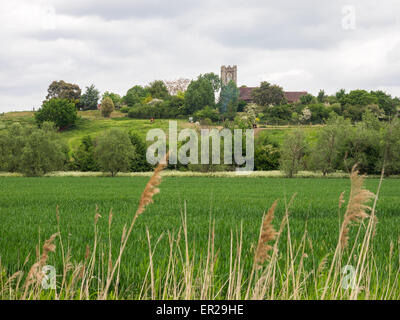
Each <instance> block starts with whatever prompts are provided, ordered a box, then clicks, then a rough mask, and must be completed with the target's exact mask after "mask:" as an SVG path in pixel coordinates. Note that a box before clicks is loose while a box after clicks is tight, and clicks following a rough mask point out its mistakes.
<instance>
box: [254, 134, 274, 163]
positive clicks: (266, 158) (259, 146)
mask: <svg viewBox="0 0 400 320" xmlns="http://www.w3.org/2000/svg"><path fill="white" fill-rule="evenodd" d="M279 159H280V153H279V146H278V145H277V144H276V143H274V142H271V141H270V140H269V138H268V136H261V137H260V138H259V139H258V140H257V142H256V146H255V150H254V168H255V170H259V171H269V170H278V169H279Z"/></svg>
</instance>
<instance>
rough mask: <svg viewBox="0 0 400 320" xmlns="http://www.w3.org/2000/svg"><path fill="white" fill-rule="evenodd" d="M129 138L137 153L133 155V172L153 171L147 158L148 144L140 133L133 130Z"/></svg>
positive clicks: (131, 167) (131, 166) (131, 165)
mask: <svg viewBox="0 0 400 320" xmlns="http://www.w3.org/2000/svg"><path fill="white" fill-rule="evenodd" d="M129 138H130V140H131V143H132V145H133V147H134V148H135V154H134V156H133V157H132V161H131V164H130V170H131V171H133V172H145V171H151V170H152V166H151V165H150V164H149V163H148V162H147V160H146V144H145V143H144V142H143V140H142V139H141V138H140V137H139V135H138V134H137V133H135V132H133V131H131V132H129Z"/></svg>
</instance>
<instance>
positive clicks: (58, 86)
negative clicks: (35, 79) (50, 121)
mask: <svg viewBox="0 0 400 320" xmlns="http://www.w3.org/2000/svg"><path fill="white" fill-rule="evenodd" d="M80 97H81V89H80V88H79V86H78V85H77V84H72V83H68V82H65V81H64V80H60V81H53V82H52V83H51V84H50V85H49V88H48V89H47V96H46V99H47V100H50V99H53V98H58V99H68V100H70V101H73V102H77V101H78V100H79V98H80Z"/></svg>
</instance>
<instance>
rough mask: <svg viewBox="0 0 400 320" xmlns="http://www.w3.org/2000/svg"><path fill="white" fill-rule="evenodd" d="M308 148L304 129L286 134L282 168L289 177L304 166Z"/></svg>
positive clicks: (282, 151)
mask: <svg viewBox="0 0 400 320" xmlns="http://www.w3.org/2000/svg"><path fill="white" fill-rule="evenodd" d="M307 148H308V145H307V142H306V139H305V136H304V131H303V130H301V129H295V130H293V131H292V132H290V133H289V134H287V135H286V137H285V139H284V141H283V143H282V146H281V159H280V168H281V170H282V171H283V172H285V174H286V175H287V176H288V177H289V178H292V177H293V175H294V174H296V173H297V172H298V171H299V170H300V169H301V168H302V167H303V159H304V156H305V154H306V152H307Z"/></svg>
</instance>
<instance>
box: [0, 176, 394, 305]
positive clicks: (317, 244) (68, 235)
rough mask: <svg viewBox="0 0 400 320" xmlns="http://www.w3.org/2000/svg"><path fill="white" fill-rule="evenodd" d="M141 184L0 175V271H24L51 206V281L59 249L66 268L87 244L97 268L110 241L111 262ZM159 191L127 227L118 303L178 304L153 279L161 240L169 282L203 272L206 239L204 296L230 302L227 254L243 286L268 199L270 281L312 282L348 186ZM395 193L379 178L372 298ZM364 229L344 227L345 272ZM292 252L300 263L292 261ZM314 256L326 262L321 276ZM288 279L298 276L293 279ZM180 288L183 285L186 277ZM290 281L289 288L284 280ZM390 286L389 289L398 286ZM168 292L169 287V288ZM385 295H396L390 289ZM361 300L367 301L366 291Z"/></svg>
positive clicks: (187, 181)
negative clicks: (175, 254) (273, 243)
mask: <svg viewBox="0 0 400 320" xmlns="http://www.w3.org/2000/svg"><path fill="white" fill-rule="evenodd" d="M147 181H148V177H117V178H108V177H47V178H21V177H0V190H1V192H0V267H2V268H3V269H5V270H3V272H5V273H7V274H13V273H14V272H16V271H18V270H24V271H28V270H29V268H30V266H31V265H32V264H33V263H34V262H35V260H36V255H37V250H38V249H39V248H40V247H41V245H42V244H43V242H44V240H46V239H48V238H49V237H50V236H51V235H52V234H54V233H56V232H58V223H57V215H56V211H57V209H56V208H57V207H58V216H59V228H60V230H59V231H60V235H61V237H62V240H63V247H61V246H60V243H59V242H58V241H56V242H55V244H56V246H57V247H56V250H55V252H54V253H50V254H49V259H48V261H47V264H50V265H54V266H55V268H56V270H57V274H61V273H62V269H63V267H65V261H63V259H65V256H66V254H64V255H63V250H64V252H65V251H68V255H69V256H70V261H71V264H72V265H74V264H77V263H78V262H79V261H84V260H85V259H87V256H88V250H89V251H90V250H93V247H94V238H95V237H96V242H95V243H96V245H97V248H98V253H97V255H98V256H97V259H98V261H102V260H104V259H105V258H104V256H107V255H108V253H109V251H108V250H110V244H111V253H112V256H113V257H116V256H117V255H118V252H119V247H120V243H121V236H123V233H124V232H123V229H124V225H125V224H127V225H128V226H129V224H130V221H131V219H132V217H133V216H134V214H135V211H136V209H137V207H138V204H139V199H140V195H141V193H142V191H143V189H144V187H145V185H146V183H147ZM378 183H379V180H378V179H372V178H371V179H366V180H365V187H366V188H367V189H368V190H370V191H372V192H374V193H375V192H376V190H377V188H378ZM159 188H160V193H159V194H157V195H155V197H154V203H152V204H150V205H149V206H148V207H147V209H146V211H145V212H144V213H143V214H141V215H140V217H139V218H138V221H137V223H136V224H135V225H134V228H133V230H132V234H131V237H130V238H129V241H128V242H127V245H126V250H125V251H124V253H123V256H122V260H121V267H120V270H118V274H119V280H118V281H119V291H118V294H119V297H120V298H134V299H137V298H155V297H156V298H176V297H178V296H179V294H175V295H174V294H173V293H171V292H172V291H173V290H172V289H171V290H172V291H171V292H168V293H164V294H163V293H162V290H163V284H162V283H163V279H164V278H165V277H166V273H168V272H169V271H168V270H169V268H170V267H171V266H170V264H169V261H170V260H169V257H170V249H171V241H172V240H171V239H178V238H185V239H184V240H185V241H184V242H183V243H179V241H178V240H176V241H175V240H173V241H175V242H176V243H177V246H178V247H181V250H179V252H180V254H182V255H183V257H182V259H178V260H179V261H181V262H182V261H183V262H182V264H181V265H180V264H179V263H176V264H175V267H176V271H175V272H176V273H175V275H176V277H177V278H178V280H177V281H179V279H180V277H179V275H180V274H181V273H182V274H185V268H187V267H188V265H190V266H191V267H192V268H193V269H192V273H191V274H192V276H193V278H195V274H196V272H198V271H199V270H203V269H204V266H203V265H202V261H204V260H205V258H206V257H207V256H209V251H210V238H209V236H210V234H211V235H212V243H213V245H212V250H213V252H214V255H212V257H213V264H212V265H213V268H214V269H213V270H214V271H213V285H212V288H211V289H209V290H210V292H211V293H210V295H206V297H211V295H212V297H216V298H221V299H222V298H227V297H228V298H229V297H232V296H229V291H230V290H231V289H229V285H228V284H227V282H228V280H227V279H229V278H230V276H231V275H232V273H233V272H232V260H234V258H235V257H233V258H232V252H233V254H234V255H235V254H236V252H237V247H240V248H241V249H240V250H241V261H240V263H241V264H242V268H243V269H242V274H241V276H242V280H241V281H239V282H240V283H241V285H243V286H245V285H246V281H248V278H249V276H250V274H251V272H252V265H253V260H254V251H255V246H256V245H257V241H258V238H259V232H260V225H261V222H262V219H263V214H264V212H266V211H267V210H268V208H269V207H270V206H271V205H272V203H273V202H274V201H275V200H278V204H277V207H276V210H275V218H274V220H273V225H274V227H275V229H276V230H279V228H280V224H281V221H282V219H283V217H284V216H285V212H286V210H285V207H287V206H288V208H289V209H288V212H289V224H288V226H287V227H285V229H284V231H283V233H282V235H281V239H283V240H282V241H280V242H279V244H278V250H279V253H278V258H277V261H278V267H277V270H276V272H277V274H280V275H279V276H278V278H281V280H280V282H281V283H278V284H276V288H277V292H279V288H282V287H283V284H284V283H285V281H286V280H285V279H286V278H285V275H286V276H288V274H286V273H285V270H288V268H287V266H288V265H290V262H289V261H297V262H296V264H298V263H301V268H300V271H299V272H300V273H302V274H303V273H304V274H307V272H309V271H310V270H315V269H316V268H317V267H318V268H319V266H321V268H322V269H321V270H320V271H321V278H322V279H325V278H326V277H327V274H328V271H329V270H328V269H329V259H332V256H333V254H334V252H335V248H336V246H337V243H338V237H339V228H340V223H341V221H342V220H343V214H344V210H345V209H343V208H342V209H341V210H339V208H338V203H339V196H340V194H341V193H342V192H343V191H344V192H345V193H344V199H345V200H348V198H349V193H350V180H349V179H334V178H331V179H317V178H314V179H313V178H310V179H306V178H303V179H285V178H271V179H268V178H249V177H236V178H209V177H170V176H168V177H164V178H163V181H162V183H161V185H160V187H159ZM399 194H400V180H398V179H387V180H384V181H383V184H382V189H381V191H380V196H379V200H378V203H377V208H376V216H377V218H378V224H377V227H376V230H375V232H374V238H373V241H372V244H373V252H374V253H373V254H374V256H373V261H374V263H373V265H371V266H370V267H371V270H372V269H373V272H371V277H370V278H371V279H372V282H373V283H372V284H371V286H370V288H371V290H372V289H373V290H376V292H377V294H381V293H382V292H384V290H385V288H386V287H385V286H386V285H387V283H389V282H390V283H392V282H391V281H393V279H388V277H389V275H390V272H388V271H389V269H388V268H392V269H391V270H392V272H393V273H394V272H395V270H398V267H399V261H398V260H399V259H398V257H399V250H398V240H399V239H400V238H399V234H400V212H399V208H400V197H399ZM291 199H292V202H291V203H290V200H291ZM289 203H290V205H289ZM96 206H97V207H98V209H97V210H98V213H99V214H100V216H101V217H99V216H97V218H96V220H97V224H96V225H95V222H94V221H95V213H96ZM111 209H112V224H111V226H110V224H109V212H110V210H111ZM185 220H186V221H187V225H186V227H187V230H185V229H186V228H185ZM182 221H183V222H182ZM213 226H214V227H213ZM288 227H289V228H290V233H289V232H288V229H289V228H288ZM365 228H366V224H361V227H360V229H359V228H358V227H354V228H352V229H351V230H350V239H349V243H350V246H349V248H348V249H346V251H345V253H344V255H345V256H346V257H347V256H349V257H350V258H349V264H350V265H352V264H353V263H354V264H356V263H357V261H353V258H352V256H353V255H354V256H355V252H357V250H358V246H355V249H354V250H355V252H352V251H351V250H352V244H353V242H354V241H357V240H355V239H356V238H357V232H358V231H359V230H360V234H361V235H362V234H363V232H364V230H365ZM95 230H96V232H95ZM210 230H212V231H211V232H210ZM186 238H187V239H186ZM289 238H290V239H289ZM149 242H150V244H151V245H150V248H151V249H150V250H151V251H149ZM185 243H186V248H185ZM90 252H91V251H90ZM299 255H300V256H301V257H302V258H301V259H298V256H299ZM185 256H186V257H185ZM27 257H28V260H26V259H27ZM290 257H291V258H290ZM396 257H397V258H396ZM324 259H327V260H328V263H327V265H328V267H326V268H325V269H323V265H324ZM354 259H356V258H354ZM178 260H177V261H178ZM185 261H186V267H185ZM105 264H107V263H105ZM235 265H236V263H235ZM238 265H239V264H238ZM149 266H151V268H150V267H149ZM94 269H95V271H94V273H96V274H97V278H96V279H97V280H98V282H102V279H100V278H101V277H102V276H103V277H105V275H104V273H105V271H104V270H103V267H102V265H101V263H99V264H96V265H95V266H94ZM289 269H290V268H289ZM301 270H303V271H301ZM393 270H394V271H393ZM0 271H1V270H0ZM186 272H187V270H186ZM201 272H203V271H201ZM311 273H312V272H311ZM311 273H310V276H309V277H307V276H304V283H303V282H302V283H301V288H302V289H301V292H302V293H301V294H299V296H301V297H302V298H320V296H316V294H315V292H314V291H313V290H314V286H316V285H317V281H315V279H314V278H313V275H311ZM289 274H290V272H289ZM293 274H294V273H293ZM372 274H373V275H372ZM0 276H1V272H0ZM295 276H296V277H297V276H299V277H300V274H297V273H296V275H295ZM314 276H315V275H314ZM392 277H393V278H395V276H394V275H392ZM0 278H1V277H0ZM96 279H95V280H94V281H93V283H92V286H93V287H94V289H93V290H94V292H95V291H96V286H98V284H96V283H97V282H96V281H97V280H96ZM302 279H303V278H302ZM0 280H1V279H0ZM57 281H61V280H59V279H58V280H57ZM171 281H172V280H171ZM182 281H188V280H187V277H186V276H185V280H182ZM302 281H303V280H302ZM293 283H297V281H295V279H294V280H293ZM392 284H393V285H395V286H397V285H398V280H394V282H393V283H392ZM175 287H179V283H178V284H175ZM197 287H200V285H199V284H198V283H197V284H196V283H194V284H193V291H195V290H196V288H197ZM207 290H208V289H207ZM214 290H215V291H214ZM394 290H395V291H396V292H399V291H400V290H399V288H398V287H397V288H395V289H394ZM239 291H240V292H241V290H239ZM311 291H312V292H311ZM316 291H317V292H318V290H316ZM307 292H309V293H307ZM244 293H245V290H244ZM113 294H115V292H114V293H113ZM364 294H365V295H367V296H368V293H367V292H365V293H364ZM382 294H383V293H382ZM189 295H190V293H189ZM91 297H92V296H91ZM186 297H187V296H186ZM237 297H238V296H236V298H237ZM282 297H284V295H283V294H282ZM285 297H287V296H285ZM363 297H365V296H363Z"/></svg>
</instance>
